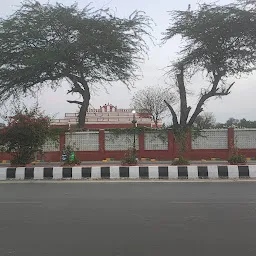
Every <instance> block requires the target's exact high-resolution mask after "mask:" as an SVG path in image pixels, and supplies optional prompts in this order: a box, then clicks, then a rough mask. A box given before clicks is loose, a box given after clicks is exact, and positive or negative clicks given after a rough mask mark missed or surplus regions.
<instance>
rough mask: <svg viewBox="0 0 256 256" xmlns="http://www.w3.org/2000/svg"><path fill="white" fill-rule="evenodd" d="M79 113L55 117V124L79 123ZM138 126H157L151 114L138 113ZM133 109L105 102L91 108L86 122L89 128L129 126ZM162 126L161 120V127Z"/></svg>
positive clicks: (68, 124)
mask: <svg viewBox="0 0 256 256" xmlns="http://www.w3.org/2000/svg"><path fill="white" fill-rule="evenodd" d="M77 117H78V113H66V114H65V117H64V118H63V119H54V120H53V121H52V125H54V126H73V125H75V124H77V121H78V119H77ZM135 118H136V121H137V125H138V126H147V127H155V124H154V122H153V121H152V118H151V116H150V115H147V114H144V113H136V114H135ZM132 121H133V113H132V109H118V108H117V106H113V105H112V104H105V105H104V106H100V108H99V109H89V110H88V111H87V114H86V119H85V124H86V128H88V129H108V128H128V127H132V126H133V124H132ZM161 126H162V123H161V121H160V122H159V127H161Z"/></svg>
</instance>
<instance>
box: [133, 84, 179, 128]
mask: <svg viewBox="0 0 256 256" xmlns="http://www.w3.org/2000/svg"><path fill="white" fill-rule="evenodd" d="M165 101H167V102H169V103H170V104H174V103H175V96H174V94H173V93H171V92H170V90H169V89H166V88H164V87H161V86H148V87H146V88H144V89H142V90H139V91H138V92H137V93H136V94H135V95H134V96H133V98H132V107H133V108H134V109H136V110H137V111H139V112H140V113H145V114H147V115H149V116H151V118H152V120H153V121H154V123H155V125H156V127H157V128H158V126H159V121H160V120H161V119H162V118H163V117H164V116H165V114H166V112H167V110H168V107H167V105H166V103H165Z"/></svg>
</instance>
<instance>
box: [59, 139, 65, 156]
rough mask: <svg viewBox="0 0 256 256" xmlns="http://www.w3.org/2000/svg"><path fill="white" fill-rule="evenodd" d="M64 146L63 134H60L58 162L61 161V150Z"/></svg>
mask: <svg viewBox="0 0 256 256" xmlns="http://www.w3.org/2000/svg"><path fill="white" fill-rule="evenodd" d="M64 146H65V134H61V135H60V160H61V156H62V150H63V148H64Z"/></svg>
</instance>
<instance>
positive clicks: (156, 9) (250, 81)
mask: <svg viewBox="0 0 256 256" xmlns="http://www.w3.org/2000/svg"><path fill="white" fill-rule="evenodd" d="M20 2H21V1H20V0H0V17H6V16H7V15H10V14H11V13H12V12H13V11H14V10H15V9H17V6H19V5H20ZM39 2H41V3H46V2H48V0H39ZM49 2H50V3H54V2H55V1H49ZM58 2H60V3H63V4H65V5H71V4H72V3H74V1H72V0H60V1H58ZM77 2H78V4H79V6H80V7H84V6H86V5H87V4H88V3H90V2H92V4H93V5H94V6H95V7H97V8H101V7H110V8H111V9H112V10H113V11H115V12H116V14H117V15H118V16H120V17H124V16H126V17H127V16H128V15H129V14H131V13H132V12H133V11H134V10H142V11H145V12H146V14H147V15H148V16H150V17H152V18H153V20H154V22H155V23H156V26H155V27H154V31H153V35H154V36H155V37H156V39H157V43H160V40H161V38H162V35H161V33H162V32H164V31H165V29H166V28H167V26H168V23H169V16H168V13H167V11H171V10H185V9H187V7H188V4H191V6H192V8H195V7H196V3H197V2H198V0H180V1H170V0H158V1H156V0H129V1H127V0H95V1H93V0H92V1H91V0H89V1H87V0H77ZM206 2H209V1H206ZM228 2H230V1H227V0H220V1H219V3H221V4H226V3H228ZM179 44H180V41H179V39H178V38H175V39H173V40H171V41H170V42H168V43H167V44H165V45H164V46H162V47H160V46H157V45H156V46H153V45H151V46H150V52H149V55H148V57H146V58H145V63H144V64H142V65H141V70H142V74H143V77H142V79H140V80H138V81H137V82H136V83H135V88H133V89H131V90H130V91H129V90H128V89H127V88H126V86H125V85H123V84H121V83H115V84H113V85H112V86H111V87H108V93H106V91H105V90H101V91H98V93H97V94H95V95H93V96H92V101H91V105H92V107H94V108H99V106H100V105H104V104H105V103H108V102H109V103H112V104H113V105H117V106H118V107H119V108H126V107H129V105H130V99H131V97H132V95H133V94H134V92H135V91H136V90H139V89H141V88H143V87H145V86H147V85H158V84H159V85H163V86H166V79H165V77H164V71H163V68H165V67H166V66H167V65H168V64H169V63H170V61H172V60H174V59H175V56H176V53H177V51H178V50H179ZM231 81H235V86H234V87H233V89H232V93H231V94H230V95H229V96H225V97H223V98H222V99H212V100H210V101H209V102H208V103H207V105H206V107H205V109H206V111H207V112H213V113H214V115H215V116H216V119H217V121H221V122H222V121H225V120H226V119H227V118H229V117H236V118H243V117H245V118H247V119H251V120H256V114H255V113H256V112H255V95H256V74H254V75H251V76H249V77H244V78H242V79H239V80H234V79H233V80H231ZM203 83H204V82H203V79H202V77H200V76H199V77H197V78H195V79H193V81H192V83H190V84H189V87H188V88H189V89H190V90H191V91H193V90H195V94H194V95H195V96H196V95H197V92H198V90H199V88H200V85H202V84H203ZM67 88H68V86H67V85H65V84H64V85H63V87H62V88H60V89H58V90H57V91H52V90H50V89H45V90H44V91H43V92H42V93H41V94H40V95H39V96H40V97H39V102H40V105H41V106H42V108H43V109H44V110H46V112H47V113H49V114H51V115H55V114H56V115H57V116H58V117H60V118H61V117H62V116H64V113H65V112H74V111H76V110H77V106H76V105H71V104H69V103H67V102H66V100H67V99H74V98H76V97H75V96H74V95H73V96H72V95H69V96H67V95H66V91H67ZM27 101H29V102H32V101H31V100H27ZM190 103H191V104H192V107H194V105H193V103H194V100H191V101H190Z"/></svg>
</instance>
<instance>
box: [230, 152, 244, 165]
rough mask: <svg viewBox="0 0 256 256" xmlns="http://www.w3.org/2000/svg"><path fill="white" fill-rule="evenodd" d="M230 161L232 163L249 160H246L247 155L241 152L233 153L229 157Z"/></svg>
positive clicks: (242, 162)
mask: <svg viewBox="0 0 256 256" xmlns="http://www.w3.org/2000/svg"><path fill="white" fill-rule="evenodd" d="M228 162H229V163H230V164H245V163H246V162H247V161H246V157H245V156H244V155H241V154H235V155H232V156H231V157H230V158H229V159H228Z"/></svg>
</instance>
